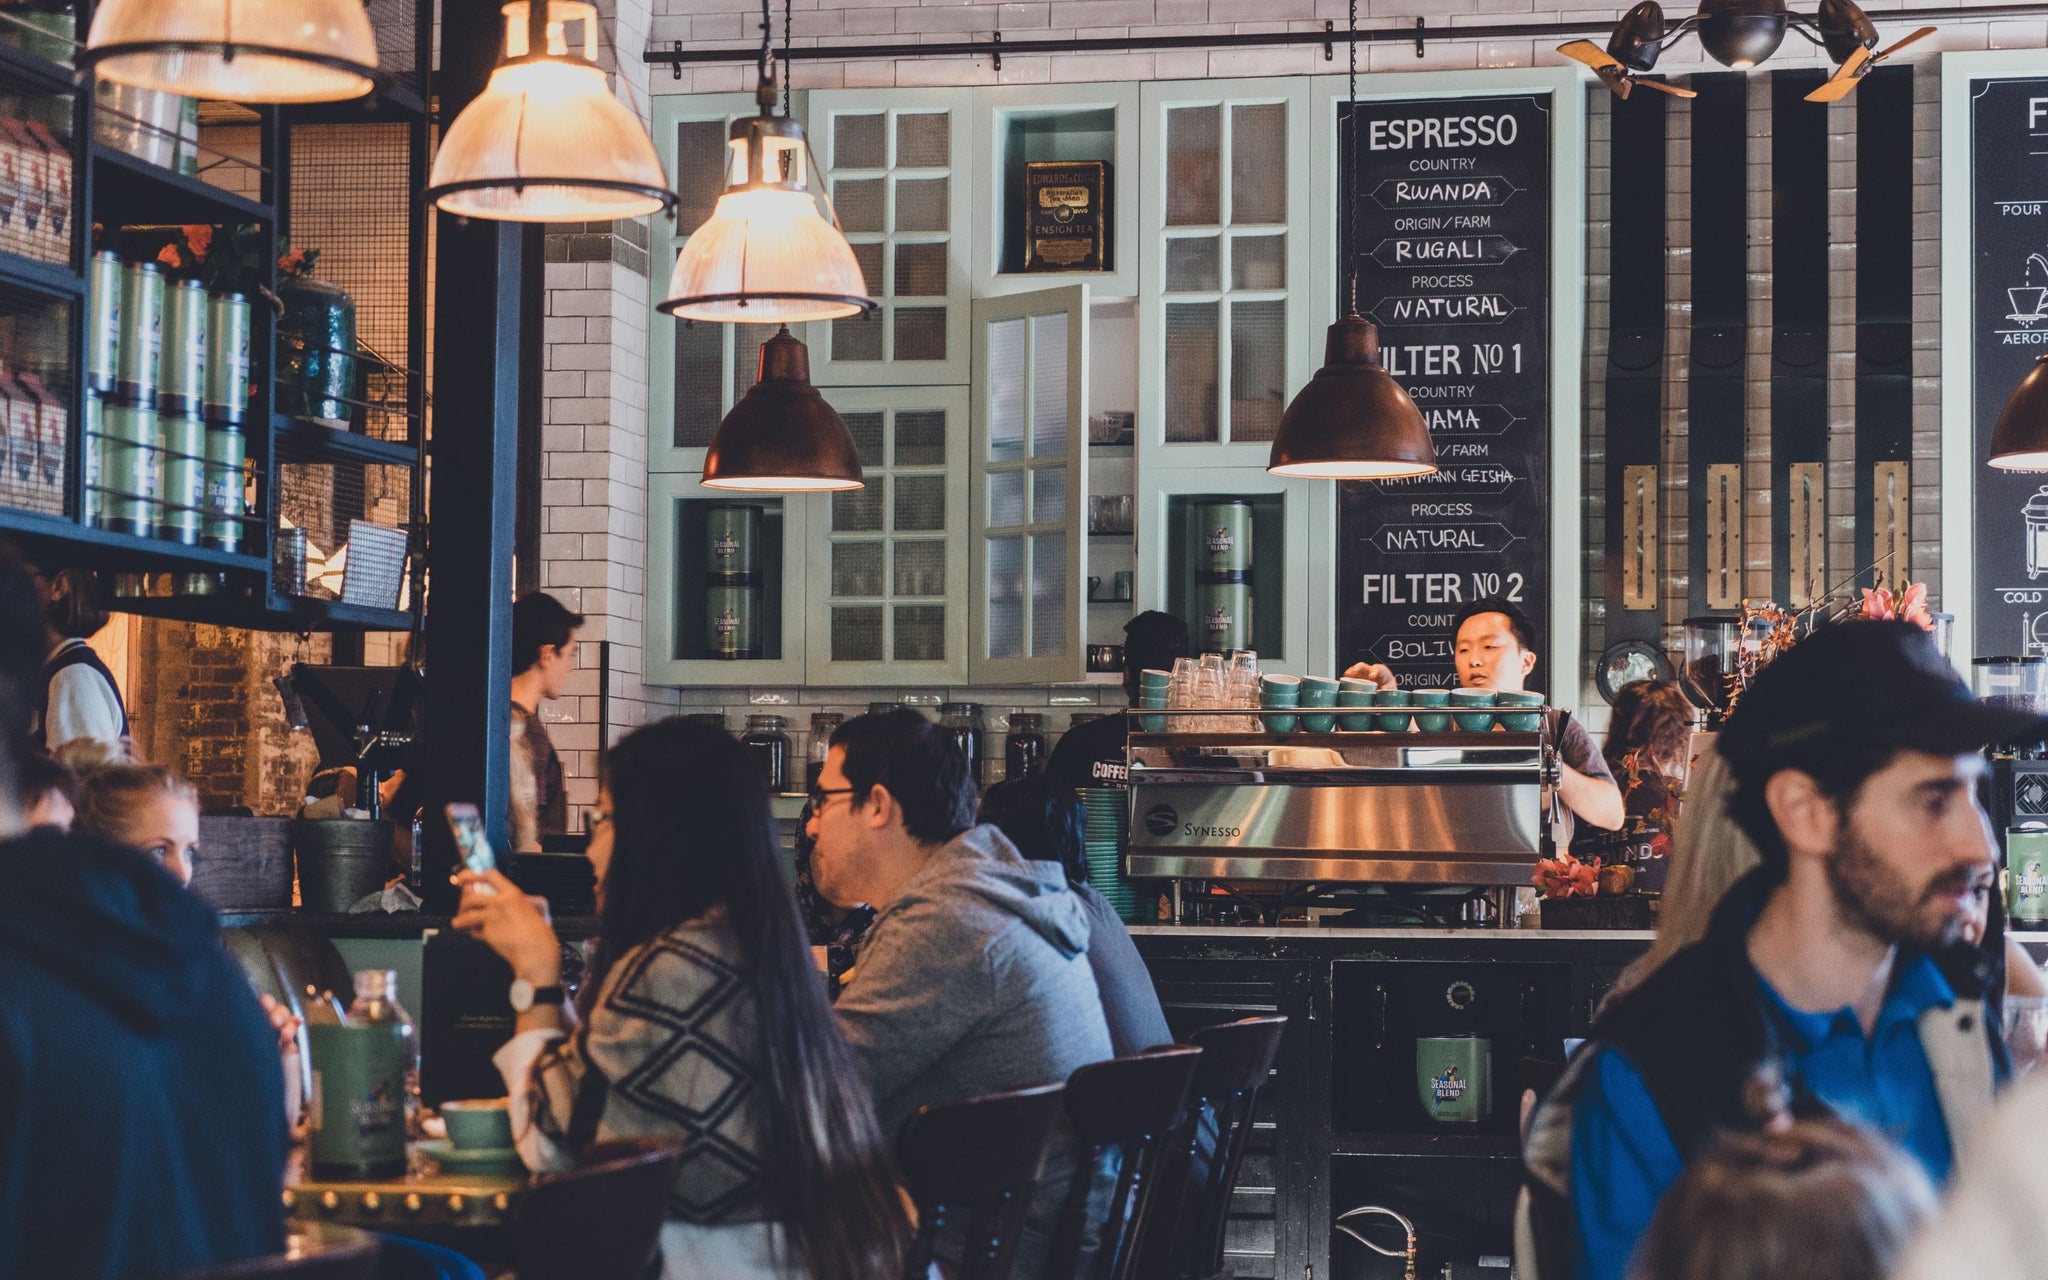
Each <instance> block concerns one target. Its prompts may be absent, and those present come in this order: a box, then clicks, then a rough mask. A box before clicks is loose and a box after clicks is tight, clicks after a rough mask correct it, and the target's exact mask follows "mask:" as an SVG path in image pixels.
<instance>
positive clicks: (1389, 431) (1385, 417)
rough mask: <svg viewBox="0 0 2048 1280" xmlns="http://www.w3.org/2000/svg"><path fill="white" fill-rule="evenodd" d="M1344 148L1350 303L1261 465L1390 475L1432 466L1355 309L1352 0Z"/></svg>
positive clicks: (1319, 475)
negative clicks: (1347, 123) (1347, 134)
mask: <svg viewBox="0 0 2048 1280" xmlns="http://www.w3.org/2000/svg"><path fill="white" fill-rule="evenodd" d="M1350 103H1351V150H1350V154H1349V155H1348V156H1347V157H1346V159H1347V161H1348V163H1347V164H1346V165H1344V166H1343V168H1344V177H1343V182H1344V212H1345V219H1346V225H1347V226H1348V227H1349V229H1350V230H1349V234H1348V235H1347V237H1346V240H1345V244H1344V246H1343V247H1344V251H1345V262H1344V273H1345V277H1346V279H1347V280H1348V281H1349V283H1350V289H1349V292H1348V294H1347V296H1348V297H1349V299H1350V307H1349V309H1348V310H1347V311H1346V313H1345V314H1344V316H1343V317H1342V318H1341V319H1339V320H1338V321H1337V322H1336V323H1335V324H1333V325H1331V326H1330V332H1329V336H1328V338H1327V339H1326V340H1325V343H1324V351H1323V367H1322V368H1320V369H1318V370H1316V374H1315V376H1314V377H1313V378H1310V379H1309V381H1308V385H1307V386H1305V387H1303V388H1302V389H1301V390H1300V391H1299V392H1298V393H1296V395H1295V397H1294V399H1293V401H1292V402H1291V403H1289V404H1288V406H1287V412H1286V413H1285V414H1283V415H1281V418H1280V430H1279V432H1278V433H1277V434H1275V435H1274V437H1273V449H1272V452H1271V454H1269V455H1268V457H1267V460H1266V470H1267V471H1269V472H1271V473H1272V474H1274V475H1276V476H1307V477H1309V478H1311V479H1321V480H1392V479H1398V478H1400V477H1403V476H1426V475H1428V474H1430V473H1431V472H1433V471H1435V470H1436V445H1435V443H1434V442H1432V441H1431V440H1430V438H1429V426H1428V424H1427V423H1425V422H1423V420H1422V412H1421V410H1419V409H1417V408H1416V407H1415V402H1414V401H1413V400H1411V399H1409V398H1408V393H1407V392H1406V391H1404V390H1402V389H1401V384H1400V383H1398V382H1395V381H1394V379H1393V376H1392V375H1390V374H1389V373H1388V372H1387V371H1386V370H1385V369H1384V368H1382V367H1381V365H1380V341H1379V326H1377V325H1375V324H1374V323H1373V322H1372V321H1370V320H1367V319H1366V318H1365V317H1363V316H1361V315H1359V314H1358V172H1359V161H1358V154H1359V138H1360V136H1361V135H1362V134H1363V133H1364V132H1365V131H1364V130H1363V129H1362V128H1360V127H1359V123H1358V0H1351V88H1350Z"/></svg>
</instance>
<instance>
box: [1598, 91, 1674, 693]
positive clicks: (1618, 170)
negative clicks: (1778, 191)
mask: <svg viewBox="0 0 2048 1280" xmlns="http://www.w3.org/2000/svg"><path fill="white" fill-rule="evenodd" d="M1668 102H1669V99H1668V98H1666V97H1665V96H1664V95H1663V94H1661V93H1658V92H1656V91H1654V90H1650V91H1646V92H1642V93H1637V94H1634V95H1632V96H1630V97H1628V98H1626V99H1617V100H1616V101H1615V103H1614V110H1613V115H1612V117H1611V119H1612V122H1613V123H1612V133H1611V135H1610V136H1611V145H1612V151H1611V156H1612V159H1611V162H1610V167H1609V172H1610V173H1612V174H1613V187H1612V190H1613V196H1612V199H1611V204H1610V209H1611V215H1610V218H1609V225H1610V227H1611V228H1612V231H1611V234H1610V237H1609V241H1608V243H1609V244H1610V245H1611V246H1612V247H1611V249H1610V252H1609V266H1608V278H1609V280H1610V282H1611V283H1610V285H1609V288H1608V295H1607V296H1608V303H1607V307H1608V330H1607V438H1606V443H1607V480H1606V483H1607V572H1606V596H1607V645H1608V648H1609V650H1610V651H1612V650H1613V649H1614V647H1615V646H1616V645H1617V644H1619V643H1621V642H1624V641H1629V640H1637V641H1644V642H1647V643H1650V644H1656V643H1657V641H1658V638H1659V635H1660V628H1659V625H1658V624H1659V621H1660V620H1661V618H1662V617H1663V596H1664V573H1663V569H1662V563H1663V562H1662V558H1661V556H1660V554H1659V551H1658V531H1659V530H1658V526H1659V518H1658V515H1657V511H1658V499H1659V496H1660V495H1659V492H1658V490H1659V477H1658V464H1659V461H1660V454H1661V452H1662V448H1663V429H1664V301H1665V296H1664V264H1665V259H1666V257H1667V256H1668V255H1667V252H1666V249H1665V243H1664V239H1665V238H1664V224H1665V203H1666V201H1665V176H1664V171H1665V155H1664V149H1665V130H1664V113H1665V108H1666V106H1667V104H1668ZM1601 665H1602V667H1603V668H1604V667H1605V666H1606V663H1605V662H1603V663H1602V664H1601Z"/></svg>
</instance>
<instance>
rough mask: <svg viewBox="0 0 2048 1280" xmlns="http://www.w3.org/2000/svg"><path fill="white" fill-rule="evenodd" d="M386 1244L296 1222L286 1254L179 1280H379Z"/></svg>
mask: <svg viewBox="0 0 2048 1280" xmlns="http://www.w3.org/2000/svg"><path fill="white" fill-rule="evenodd" d="M382 1250H383V1241H382V1240H380V1239H379V1238H378V1237H376V1236H374V1235H372V1234H371V1233H369V1232H367V1231H359V1230H357V1229H356V1228H354V1227H345V1226H342V1225H341V1224H340V1223H336V1222H294V1223H293V1224H292V1225H291V1232H290V1238H289V1241H288V1244H287V1247H286V1249H285V1251H284V1252H283V1253H273V1254H269V1255H267V1256H265V1257H261V1258H247V1259H244V1260H243V1261H241V1262H231V1263H228V1264H227V1265H226V1266H220V1267H213V1268H210V1269H208V1270H205V1271H188V1272H182V1273H180V1275H179V1277H178V1280H272V1278H273V1277H277V1278H279V1280H375V1277H376V1274H377V1255H378V1254H379V1253H380V1252H382Z"/></svg>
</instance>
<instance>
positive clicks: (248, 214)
mask: <svg viewBox="0 0 2048 1280" xmlns="http://www.w3.org/2000/svg"><path fill="white" fill-rule="evenodd" d="M86 154H87V155H89V156H90V157H91V158H92V170H93V208H92V216H93V218H94V220H96V221H99V222H104V223H109V224H121V223H152V224H160V223H172V222H178V223H185V222H205V223H210V224H213V225H216V226H228V225H234V224H238V223H258V224H263V225H271V224H274V223H275V222H276V221H277V211H276V210H275V209H273V208H271V207H270V206H269V205H267V204H261V203H258V202H257V201H254V200H251V199H249V198H248V197H246V196H238V195H236V194H235V193H234V192H232V191H226V190H223V189H222V188H220V187H216V186H214V185H213V184H212V183H210V182H206V181H203V180H201V179H199V178H193V177H187V176H186V175H185V174H182V173H178V172H176V171H174V170H171V169H166V168H164V167H163V166H162V165H157V164H151V163H150V162H149V161H147V160H143V159H140V158H138V157H136V156H131V155H129V154H128V153H127V152H125V151H122V150H120V149H119V148H116V147H110V146H108V145H107V144H106V143H103V142H100V141H97V140H95V141H92V142H89V143H87V144H86Z"/></svg>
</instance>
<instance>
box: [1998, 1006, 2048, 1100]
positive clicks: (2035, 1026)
mask: <svg viewBox="0 0 2048 1280" xmlns="http://www.w3.org/2000/svg"><path fill="white" fill-rule="evenodd" d="M2005 1047H2006V1049H2007V1050H2008V1051H2009V1052H2010V1053H2011V1054H2012V1074H2013V1078H2014V1079H2015V1080H2017V1079H2018V1078H2019V1077H2021V1076H2023V1075H2025V1074H2026V1073H2027V1072H2029V1071H2031V1070H2033V1069H2034V1067H2035V1066H2037V1065H2039V1063H2040V1061H2041V1059H2042V1058H2043V1057H2048V996H2014V995H2009V996H2007V997H2006V998H2005Z"/></svg>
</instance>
